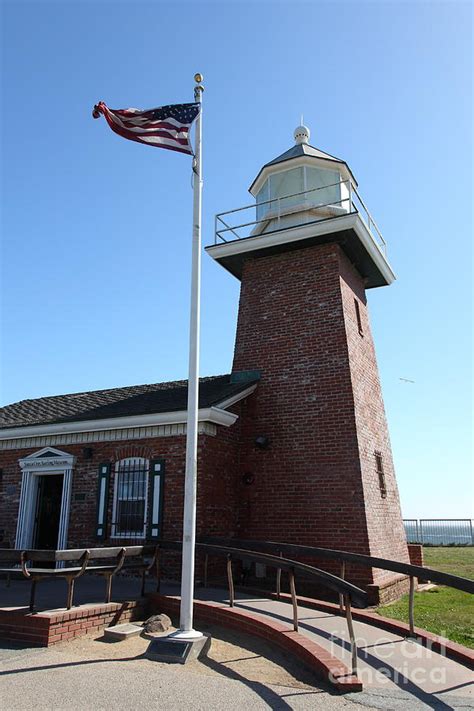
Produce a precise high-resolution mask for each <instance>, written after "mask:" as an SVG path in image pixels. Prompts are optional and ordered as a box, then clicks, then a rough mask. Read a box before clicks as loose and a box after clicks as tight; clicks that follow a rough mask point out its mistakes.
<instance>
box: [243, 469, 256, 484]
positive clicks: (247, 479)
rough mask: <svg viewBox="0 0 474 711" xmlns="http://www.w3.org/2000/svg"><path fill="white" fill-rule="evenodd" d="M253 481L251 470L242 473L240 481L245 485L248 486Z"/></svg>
mask: <svg viewBox="0 0 474 711" xmlns="http://www.w3.org/2000/svg"><path fill="white" fill-rule="evenodd" d="M254 481H255V477H254V475H253V474H252V473H251V472H247V473H246V474H244V475H243V477H242V482H243V483H244V484H245V485H246V486H250V484H253V483H254Z"/></svg>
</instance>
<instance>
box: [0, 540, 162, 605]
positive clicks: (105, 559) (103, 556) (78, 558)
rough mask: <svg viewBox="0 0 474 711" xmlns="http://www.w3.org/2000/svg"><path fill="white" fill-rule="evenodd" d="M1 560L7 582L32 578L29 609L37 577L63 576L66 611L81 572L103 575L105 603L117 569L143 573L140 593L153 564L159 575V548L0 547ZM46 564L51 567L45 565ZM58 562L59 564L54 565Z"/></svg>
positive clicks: (32, 603) (0, 568)
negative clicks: (27, 548) (26, 548)
mask: <svg viewBox="0 0 474 711" xmlns="http://www.w3.org/2000/svg"><path fill="white" fill-rule="evenodd" d="M150 559H151V560H150ZM1 562H5V563H8V566H5V567H0V574H2V573H3V574H6V576H7V585H9V583H10V577H11V576H13V577H20V578H27V579H28V580H30V581H31V592H30V606H29V607H30V611H33V610H34V606H35V594H36V584H37V583H38V582H39V581H40V580H47V579H53V578H64V579H65V580H66V581H67V602H66V608H67V609H68V610H69V609H70V608H71V607H72V605H73V597H74V583H75V580H76V579H77V578H78V577H80V576H81V575H84V573H90V574H91V575H103V576H104V577H105V578H106V580H107V584H106V596H105V602H110V600H111V595H112V578H113V576H114V575H116V574H117V573H118V572H119V571H120V570H130V571H132V570H133V571H139V572H141V574H142V587H141V595H142V596H143V595H144V593H145V580H146V575H147V573H149V572H150V571H151V570H152V569H153V568H154V567H156V571H157V576H158V575H159V547H158V546H128V547H117V548H91V549H84V548H77V549H70V550H60V551H54V550H49V551H47V550H26V551H21V550H15V549H0V563H1ZM48 563H49V564H51V565H52V567H47V564H48ZM57 563H59V564H60V566H59V567H56V564H57ZM41 564H43V565H41ZM66 564H67V565H66ZM71 564H72V565H71Z"/></svg>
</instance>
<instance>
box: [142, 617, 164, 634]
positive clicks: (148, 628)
mask: <svg viewBox="0 0 474 711" xmlns="http://www.w3.org/2000/svg"><path fill="white" fill-rule="evenodd" d="M170 627H171V620H170V618H169V617H168V615H165V614H164V613H162V614H161V615H152V616H151V617H149V618H148V619H147V620H145V622H144V623H143V629H144V630H145V632H166V630H169V628H170Z"/></svg>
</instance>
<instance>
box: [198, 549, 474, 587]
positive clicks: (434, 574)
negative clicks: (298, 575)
mask: <svg viewBox="0 0 474 711" xmlns="http://www.w3.org/2000/svg"><path fill="white" fill-rule="evenodd" d="M202 540H203V541H204V540H205V541H212V542H213V543H217V541H220V542H221V543H224V544H230V543H232V544H234V545H237V546H240V545H242V546H246V547H247V548H248V547H250V548H251V549H252V548H254V547H257V546H258V547H260V548H265V549H267V550H276V551H281V552H282V553H287V554H290V555H294V554H297V555H298V554H299V555H304V556H310V557H311V556H312V557H314V558H332V559H333V560H341V561H342V560H343V561H346V562H349V563H360V564H361V565H366V566H368V567H370V568H380V569H382V570H390V571H392V572H394V573H402V574H403V575H412V576H413V577H415V578H424V579H426V578H429V579H430V580H431V581H432V582H434V583H438V584H439V585H446V586H447V587H451V588H456V589H457V590H462V591H463V592H467V593H470V594H473V595H474V580H469V578H462V577H460V576H459V575H452V574H451V573H443V572H441V571H440V570H433V569H432V568H425V567H424V566H422V565H411V563H401V562H400V561H397V560H389V559H388V558H377V557H374V556H370V555H364V554H362V553H349V552H348V551H339V550H333V549H331V548H317V547H315V546H301V545H297V544H295V543H279V542H278V541H251V540H244V539H237V538H226V539H219V538H208V537H206V538H205V539H202Z"/></svg>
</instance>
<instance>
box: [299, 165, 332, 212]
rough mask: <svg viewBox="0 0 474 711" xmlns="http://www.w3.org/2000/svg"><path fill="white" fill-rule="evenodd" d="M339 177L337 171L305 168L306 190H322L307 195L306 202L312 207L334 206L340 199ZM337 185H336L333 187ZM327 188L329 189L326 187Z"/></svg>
mask: <svg viewBox="0 0 474 711" xmlns="http://www.w3.org/2000/svg"><path fill="white" fill-rule="evenodd" d="M340 179H341V176H340V175H339V173H338V172H337V170H325V169H321V168H306V189H307V190H313V188H322V189H318V190H314V192H311V193H309V194H308V200H309V201H310V202H311V203H312V204H313V205H328V204H331V205H334V204H337V203H339V201H340V199H341V186H340V185H339V181H340ZM334 183H337V185H334ZM328 186H329V187H328Z"/></svg>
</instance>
